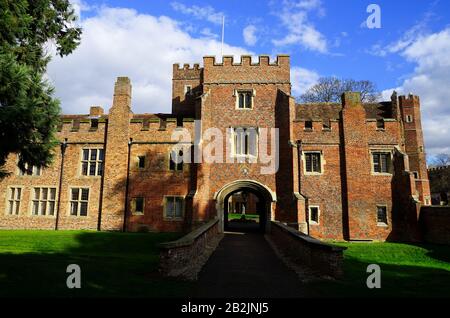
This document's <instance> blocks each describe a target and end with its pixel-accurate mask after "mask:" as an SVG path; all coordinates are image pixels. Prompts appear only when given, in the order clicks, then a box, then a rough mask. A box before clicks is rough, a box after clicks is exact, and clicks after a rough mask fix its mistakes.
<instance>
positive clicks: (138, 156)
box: [136, 155, 147, 170]
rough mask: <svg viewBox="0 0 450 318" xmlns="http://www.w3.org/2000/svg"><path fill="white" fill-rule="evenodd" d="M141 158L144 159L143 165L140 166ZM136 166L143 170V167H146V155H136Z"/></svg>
mask: <svg viewBox="0 0 450 318" xmlns="http://www.w3.org/2000/svg"><path fill="white" fill-rule="evenodd" d="M141 158H142V160H144V166H143V167H141V165H140V164H141ZM136 159H137V160H136V167H137V169H138V170H144V169H145V168H147V156H146V155H137V156H136Z"/></svg>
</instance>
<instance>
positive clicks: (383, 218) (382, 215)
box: [377, 205, 387, 225]
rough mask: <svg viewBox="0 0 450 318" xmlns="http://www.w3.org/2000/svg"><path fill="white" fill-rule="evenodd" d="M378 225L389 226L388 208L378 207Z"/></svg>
mask: <svg viewBox="0 0 450 318" xmlns="http://www.w3.org/2000/svg"><path fill="white" fill-rule="evenodd" d="M377 223H378V224H381V225H385V224H387V207H386V206H382V205H379V206H377Z"/></svg>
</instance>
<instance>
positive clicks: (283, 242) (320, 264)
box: [270, 221, 346, 278]
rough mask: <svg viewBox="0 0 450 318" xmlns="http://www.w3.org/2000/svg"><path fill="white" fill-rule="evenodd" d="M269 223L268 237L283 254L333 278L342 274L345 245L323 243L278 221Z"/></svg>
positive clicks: (320, 273) (297, 263) (301, 264)
mask: <svg viewBox="0 0 450 318" xmlns="http://www.w3.org/2000/svg"><path fill="white" fill-rule="evenodd" d="M271 223H272V224H271V229H270V239H271V240H272V242H273V243H274V244H275V245H276V247H277V249H279V250H280V251H281V253H282V254H283V256H285V257H287V258H288V259H289V260H290V261H292V262H294V263H295V264H296V265H299V266H307V267H308V269H310V270H312V271H313V272H316V273H318V274H319V275H325V276H330V277H333V278H339V277H341V276H342V275H343V273H344V271H343V261H344V255H343V251H344V250H345V249H346V247H340V246H334V245H331V244H326V243H323V242H321V241H319V240H317V239H315V238H313V237H310V236H308V235H305V234H303V233H301V232H299V231H297V230H296V229H294V228H292V227H289V226H287V225H285V224H283V223H280V222H278V221H272V222H271Z"/></svg>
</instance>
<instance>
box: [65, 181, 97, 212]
mask: <svg viewBox="0 0 450 318" xmlns="http://www.w3.org/2000/svg"><path fill="white" fill-rule="evenodd" d="M72 189H79V190H81V189H88V200H87V211H86V215H80V214H79V212H78V213H77V215H72V214H71V213H70V212H71V203H72V201H74V200H72ZM80 192H81V191H80ZM91 195H92V191H91V186H69V190H68V200H67V215H68V216H69V217H72V218H87V217H89V210H90V201H91ZM78 198H81V193H80V194H79V195H78ZM77 202H78V203H80V202H81V200H77ZM78 210H79V209H78Z"/></svg>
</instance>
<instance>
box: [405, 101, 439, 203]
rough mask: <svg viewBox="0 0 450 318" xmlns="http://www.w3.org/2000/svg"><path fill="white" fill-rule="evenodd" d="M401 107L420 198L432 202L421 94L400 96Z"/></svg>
mask: <svg viewBox="0 0 450 318" xmlns="http://www.w3.org/2000/svg"><path fill="white" fill-rule="evenodd" d="M398 103H399V108H400V112H401V121H402V124H403V125H402V126H403V136H404V142H405V152H406V154H407V155H408V157H409V167H410V171H411V172H413V174H414V177H415V181H416V188H417V191H418V194H417V195H418V199H419V201H420V202H422V203H423V204H425V205H429V204H431V198H430V184H429V179H428V172H427V163H426V154H425V146H424V140H423V131H422V121H421V115H420V99H419V96H415V95H412V94H409V95H408V96H399V99H398Z"/></svg>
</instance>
